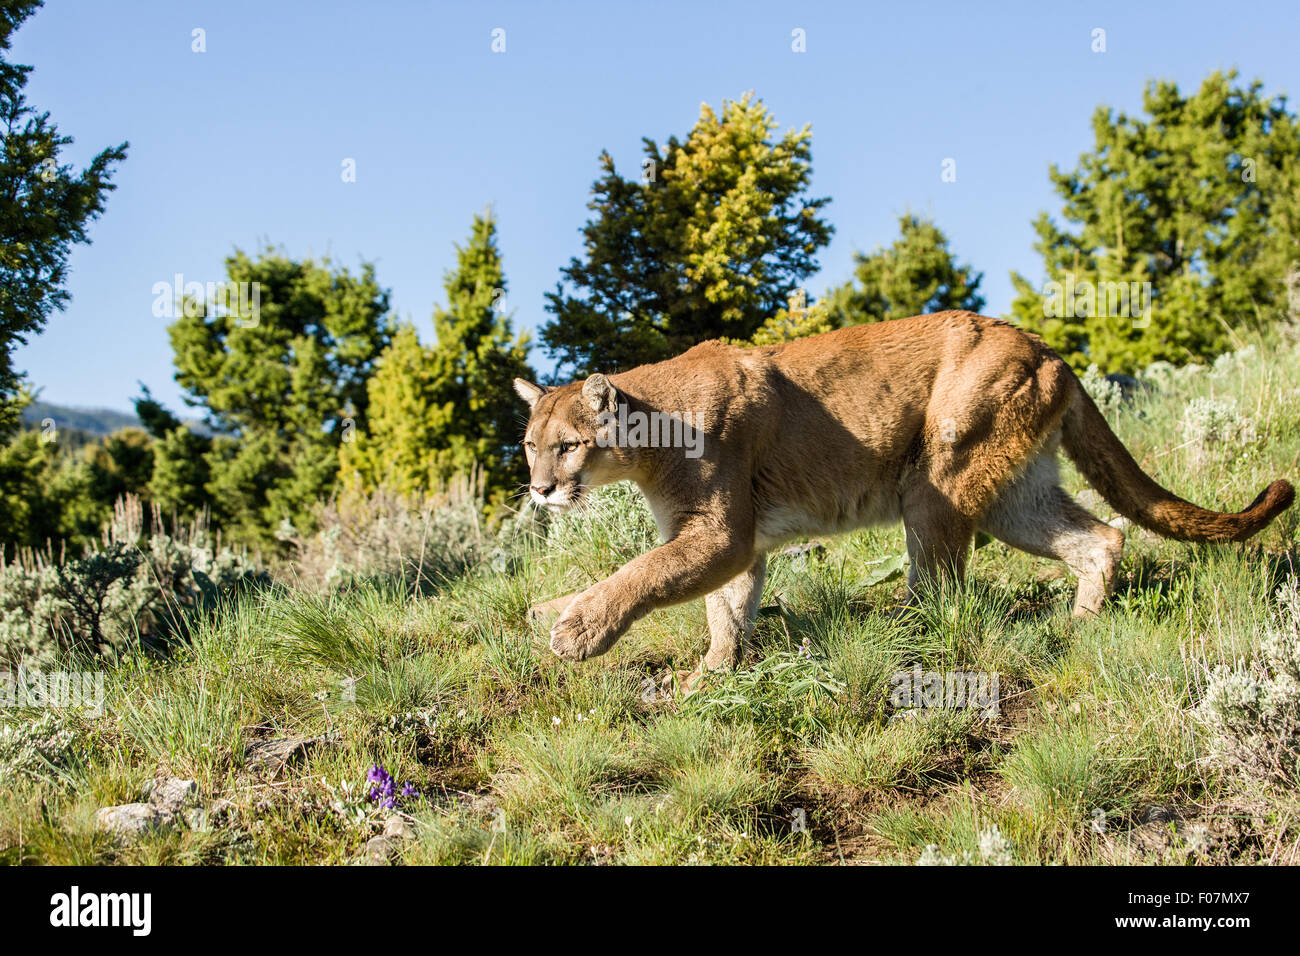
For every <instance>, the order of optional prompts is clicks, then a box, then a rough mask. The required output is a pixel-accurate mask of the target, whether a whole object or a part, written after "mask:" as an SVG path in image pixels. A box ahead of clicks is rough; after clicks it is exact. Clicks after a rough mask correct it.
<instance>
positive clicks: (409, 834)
mask: <svg viewBox="0 0 1300 956" xmlns="http://www.w3.org/2000/svg"><path fill="white" fill-rule="evenodd" d="M383 835H384V836H386V837H392V838H394V839H397V840H414V839H415V828H414V827H412V826H411V824H410V822H409V821H408V820H407V819H406V818H405V817H399V816H398V815H397V814H393V815H392V816H390V817H389V818H388V820H387V821H385V823H384V833H383Z"/></svg>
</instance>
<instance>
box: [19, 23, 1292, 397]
mask: <svg viewBox="0 0 1300 956" xmlns="http://www.w3.org/2000/svg"><path fill="white" fill-rule="evenodd" d="M987 6H989V7H992V6H993V5H991V4H990V5H987ZM1132 6H1133V5H1132V4H1131V3H1042V2H1039V3H1023V4H1020V3H1017V4H1000V5H997V8H996V11H993V12H991V11H990V10H985V9H980V8H978V7H979V5H976V4H971V3H930V4H926V3H907V4H882V3H847V2H846V3H795V2H785V3H764V2H754V0H751V2H745V3H706V2H703V0H696V2H693V3H692V2H668V0H656V2H653V3H648V2H647V3H616V2H613V0H607V2H604V3H578V2H547V0H528V2H514V3H469V2H428V0H425V2H419V3H416V2H396V0H390V2H385V0H378V2H370V3H366V2H351V3H335V2H329V0H317V2H312V3H286V2H269V0H262V2H258V3H253V2H245V0H221V2H178V0H171V2H165V0H138V2H130V0H127V2H122V3H111V4H110V3H103V2H100V0H50V2H49V3H48V4H47V6H46V7H45V8H44V9H42V10H40V11H38V12H37V13H36V15H35V16H34V17H33V18H32V19H31V20H29V21H28V22H27V24H26V25H25V26H24V27H23V28H22V29H21V30H20V32H19V33H18V35H17V38H16V41H15V43H14V49H13V52H12V57H13V59H14V60H15V61H16V62H19V63H27V64H31V65H33V66H34V67H35V72H34V73H33V75H32V78H31V81H30V83H29V85H28V97H29V100H30V101H31V102H32V103H33V104H34V105H35V106H36V107H38V108H39V109H42V110H48V111H49V112H50V113H51V114H52V118H53V119H54V121H55V122H56V123H57V124H58V125H59V127H60V130H61V131H62V132H63V133H65V134H68V135H71V136H73V137H75V139H76V143H75V145H74V146H73V147H71V149H70V153H69V155H70V157H71V158H73V159H74V160H76V161H79V162H82V163H84V162H85V161H86V160H87V159H89V157H90V156H92V155H93V154H94V153H95V152H97V151H98V150H99V149H101V148H103V147H105V146H108V145H110V144H116V143H119V142H121V141H122V140H130V142H131V148H130V153H129V156H128V158H127V160H126V162H125V163H124V164H123V165H122V166H121V167H120V168H119V172H118V173H117V175H116V177H115V182H116V183H117V185H118V189H117V191H116V192H114V193H113V194H112V195H111V197H110V198H109V201H108V208H107V211H106V213H105V214H104V216H103V217H102V218H101V219H100V220H99V222H97V223H96V224H95V225H94V226H93V228H92V232H91V236H92V239H93V245H90V246H80V247H77V249H76V251H75V252H74V253H73V256H72V259H71V278H70V281H69V284H68V288H69V291H70V292H71V294H72V302H71V303H70V305H69V306H68V308H67V309H66V311H65V312H63V313H61V314H57V315H55V316H54V317H53V318H52V319H51V321H50V323H49V325H48V327H47V329H46V331H45V332H44V333H43V334H42V335H40V336H38V337H35V338H34V339H33V340H32V341H31V343H30V344H29V345H27V346H26V347H23V348H21V349H20V350H19V352H18V355H17V364H18V367H19V368H23V369H26V371H27V372H28V374H29V376H30V378H31V380H32V382H33V384H35V385H36V386H39V387H43V389H44V391H43V394H42V397H43V398H44V399H45V400H47V401H52V402H58V403H62V404H69V405H82V406H104V407H110V408H120V409H128V408H129V407H130V399H131V397H132V396H133V395H135V394H137V392H138V389H137V386H136V382H137V380H140V381H143V382H145V383H146V384H148V385H149V386H150V387H151V388H152V389H153V391H154V393H155V394H156V395H157V396H159V397H160V398H162V399H164V400H165V401H167V402H169V403H171V404H172V405H173V407H175V408H177V409H178V410H179V409H180V407H181V403H180V393H179V390H178V388H177V387H176V385H175V383H174V381H173V379H172V367H171V350H170V347H169V345H168V342H167V335H166V331H165V327H166V323H167V320H165V319H159V318H155V317H154V316H153V313H152V308H151V307H152V303H153V299H154V296H153V293H152V291H151V290H152V287H153V285H154V284H155V283H157V282H160V281H171V279H172V277H173V275H174V274H175V273H177V272H180V273H182V274H183V275H184V276H185V278H186V280H187V281H200V282H209V281H218V280H220V279H221V278H222V260H223V258H224V257H225V256H226V255H228V254H229V253H230V252H231V250H233V249H234V248H236V247H239V248H245V249H256V248H258V247H260V246H263V245H265V244H266V243H267V242H270V243H273V244H275V245H277V246H283V247H284V248H285V249H286V250H287V251H288V252H289V253H290V254H291V255H295V256H306V255H308V254H316V255H320V254H324V253H328V254H329V255H330V256H331V257H332V258H333V259H334V260H335V261H337V262H339V263H342V264H345V265H349V266H355V265H356V264H357V263H359V262H360V261H361V260H362V259H367V260H373V261H374V262H375V263H376V266H377V269H378V275H379V279H380V281H381V283H383V284H384V285H385V286H387V287H388V288H390V289H391V290H392V301H393V304H394V306H395V308H396V311H397V312H398V313H399V314H400V315H402V316H403V317H408V316H409V317H410V318H412V319H413V320H414V321H415V322H416V324H417V327H418V328H419V329H420V331H421V334H422V336H424V337H425V338H426V339H428V338H431V337H432V326H431V322H430V318H429V317H430V314H431V312H432V308H433V305H434V303H435V302H437V301H439V300H440V297H441V292H442V286H441V282H442V276H443V273H444V271H445V270H446V269H447V268H448V267H449V265H450V264H451V263H452V261H453V256H454V250H453V248H452V244H453V243H454V242H460V241H462V240H463V238H464V236H465V235H466V233H467V232H468V228H469V223H470V218H471V216H472V215H473V213H474V212H475V211H477V210H479V209H481V208H482V207H483V206H484V204H486V203H488V202H492V203H494V204H495V208H496V212H497V215H498V217H499V224H500V234H501V248H502V253H503V255H504V258H505V266H506V271H507V279H508V282H509V285H510V295H509V304H510V307H511V308H512V309H513V310H514V312H515V322H516V324H517V325H518V326H520V327H530V328H531V327H536V326H537V325H539V324H541V323H542V322H543V321H544V320H545V318H546V314H545V312H544V311H543V303H544V300H543V293H544V292H546V291H548V290H550V289H551V288H552V287H553V286H554V284H555V282H556V280H557V278H558V277H559V271H558V270H559V268H560V267H561V266H562V265H563V264H565V263H566V262H567V261H568V259H569V257H570V256H572V255H575V254H577V253H578V252H579V250H580V241H581V237H580V235H579V229H580V228H581V226H582V224H583V222H584V221H585V219H586V217H587V214H588V213H587V210H586V202H587V198H588V190H589V187H590V185H591V182H592V180H593V179H595V177H596V174H597V172H598V169H597V165H596V157H597V155H598V154H599V152H600V151H601V149H608V150H609V151H610V152H611V153H612V154H613V155H614V157H615V159H616V160H617V162H618V164H619V166H620V169H621V170H622V171H623V172H624V173H625V174H626V175H634V174H636V173H637V172H638V170H639V161H640V155H641V153H640V148H641V143H640V140H641V137H642V136H650V137H652V138H654V139H657V140H659V141H660V142H661V143H662V142H663V141H665V140H666V139H667V138H668V137H669V136H670V135H672V134H677V135H679V136H683V137H684V136H685V134H686V133H687V132H688V131H689V129H690V127H691V125H692V123H693V122H694V120H695V118H696V116H697V114H698V112H699V107H700V104H701V103H702V102H708V103H711V104H713V105H714V106H715V107H716V106H718V105H720V104H721V102H722V100H723V99H732V98H736V97H738V96H739V95H741V94H742V93H744V92H745V91H746V90H751V89H752V90H754V91H756V92H757V94H758V95H759V96H760V97H762V99H763V100H764V101H765V102H766V103H767V105H768V106H769V107H770V108H771V110H772V112H773V114H774V116H775V117H776V119H777V120H778V122H779V123H780V124H781V126H782V128H788V127H791V126H802V125H803V124H805V123H810V124H812V129H813V165H814V180H813V191H812V192H813V195H817V196H823V195H825V196H830V197H832V199H833V202H832V203H831V205H830V207H829V209H828V211H827V214H828V217H829V218H830V220H831V222H832V223H834V225H835V226H836V230H837V232H836V235H835V238H834V240H833V242H832V243H831V245H830V246H829V247H828V248H827V249H825V250H824V251H823V253H822V254H821V256H820V262H821V272H820V273H819V275H817V276H816V277H814V278H813V279H812V280H810V281H809V283H808V287H809V289H810V291H811V292H812V293H813V294H814V295H815V294H818V293H820V292H821V291H822V290H823V289H824V288H825V287H827V286H828V285H831V284H835V283H838V282H840V281H842V280H843V279H844V278H846V277H847V276H848V275H849V272H850V269H851V263H852V254H853V251H854V250H855V249H863V250H869V249H871V248H874V247H875V246H877V245H880V244H888V243H889V242H891V241H892V240H893V238H894V237H895V234H896V231H897V222H896V220H897V217H898V216H899V215H900V214H902V213H903V212H905V211H908V210H911V211H916V212H920V213H923V214H928V215H931V216H933V217H934V218H935V219H936V220H937V222H938V224H939V226H940V227H941V228H942V229H944V230H945V231H946V232H947V233H948V235H949V237H950V239H951V241H952V245H953V248H954V250H955V251H956V253H957V254H958V256H959V257H960V259H961V260H962V261H968V262H970V263H972V264H973V265H974V266H975V267H976V268H978V269H981V270H982V271H983V272H984V273H985V280H984V291H985V295H986V298H987V299H988V305H987V307H986V311H987V312H989V313H990V314H994V315H997V314H1001V313H1003V312H1004V311H1005V310H1006V309H1008V308H1009V305H1010V301H1011V295H1012V291H1011V284H1010V281H1009V279H1008V274H1009V273H1010V271H1011V270H1013V269H1018V270H1020V271H1023V272H1026V273H1027V274H1028V275H1030V276H1031V278H1033V279H1034V280H1035V281H1037V280H1038V279H1039V278H1041V277H1040V275H1039V269H1038V259H1037V256H1036V255H1035V254H1034V252H1033V250H1032V242H1033V233H1032V230H1031V227H1030V222H1031V220H1032V219H1033V217H1034V215H1035V214H1036V213H1037V212H1038V211H1039V210H1041V209H1049V210H1053V211H1055V210H1056V209H1057V208H1059V204H1058V203H1057V202H1056V200H1055V198H1054V197H1053V195H1052V193H1051V190H1050V187H1049V183H1048V179H1047V168H1048V165H1049V164H1050V163H1053V162H1055V163H1058V164H1062V165H1070V166H1072V165H1073V164H1074V162H1075V161H1076V159H1077V157H1078V155H1079V153H1080V152H1082V151H1084V150H1085V149H1087V148H1088V147H1089V146H1090V144H1091V141H1092V139H1091V131H1090V118H1091V115H1092V112H1093V110H1094V109H1095V108H1096V107H1097V106H1098V105H1101V104H1106V105H1108V106H1112V107H1115V108H1117V109H1123V110H1128V111H1130V112H1134V111H1136V110H1138V109H1139V108H1140V105H1141V95H1142V90H1143V86H1144V84H1145V83H1146V82H1147V81H1148V80H1149V79H1152V78H1167V79H1173V80H1175V81H1177V82H1178V83H1179V84H1180V85H1182V86H1184V88H1188V87H1195V86H1196V85H1197V84H1199V82H1200V81H1201V79H1202V78H1203V77H1204V76H1205V75H1206V74H1207V73H1209V72H1210V71H1211V70H1214V69H1216V68H1217V69H1228V68H1231V67H1234V66H1235V67H1237V68H1238V69H1239V70H1240V71H1241V73H1242V75H1243V77H1244V78H1253V77H1258V78H1260V79H1261V80H1263V81H1264V83H1265V85H1266V89H1267V90H1268V91H1269V92H1271V93H1279V92H1287V91H1295V90H1298V89H1300V82H1297V80H1298V79H1300V61H1298V58H1297V57H1296V55H1295V46H1296V41H1297V39H1298V38H1300V29H1298V27H1300V6H1296V5H1295V4H1294V3H1293V2H1281V0H1279V2H1255V3H1250V4H1242V5H1238V6H1233V7H1226V6H1224V5H1223V4H1221V3H1214V4H1211V3H1207V2H1191V3H1183V4H1179V5H1177V6H1176V7H1171V6H1169V5H1164V4H1161V5H1155V4H1152V5H1150V8H1149V9H1146V10H1134V9H1132ZM498 27H500V28H503V29H505V31H506V52H505V53H503V54H494V53H493V52H492V50H491V43H492V36H491V34H492V31H493V29H494V28H498ZM1097 27H1100V28H1103V29H1104V30H1105V31H1106V46H1107V49H1106V52H1105V53H1100V54H1098V53H1093V52H1092V50H1091V44H1092V38H1091V33H1092V30H1093V29H1094V28H1097ZM195 28H202V29H203V30H204V31H206V45H207V52H205V53H202V54H198V53H194V52H192V51H191V42H192V40H191V32H192V30H194V29H195ZM796 28H800V29H803V30H804V31H805V33H806V38H807V40H806V43H807V52H805V53H795V52H793V51H792V50H791V42H792V41H791V31H792V30H794V29H796ZM948 157H952V158H954V159H955V160H956V161H957V181H956V182H955V183H945V182H942V181H941V179H940V172H941V163H942V161H943V160H944V159H945V158H948ZM345 158H353V159H355V160H356V167H357V181H356V182H355V183H344V182H343V181H342V178H341V176H340V171H341V168H342V167H341V164H342V162H343V160H344V159H345ZM534 362H535V364H536V365H538V366H539V367H542V368H546V367H549V365H550V363H549V362H548V361H547V360H546V358H545V356H544V355H542V354H541V353H540V351H535V353H534Z"/></svg>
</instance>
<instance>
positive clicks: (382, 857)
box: [366, 836, 402, 866]
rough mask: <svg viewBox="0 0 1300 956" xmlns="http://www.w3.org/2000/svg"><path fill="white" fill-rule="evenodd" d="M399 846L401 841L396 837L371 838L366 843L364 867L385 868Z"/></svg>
mask: <svg viewBox="0 0 1300 956" xmlns="http://www.w3.org/2000/svg"><path fill="white" fill-rule="evenodd" d="M401 845H402V841H401V840H399V839H398V838H397V837H391V836H377V837H371V838H370V840H369V841H368V842H367V843H366V865H367V866H387V865H388V863H389V862H390V861H389V857H390V856H392V854H394V853H396V852H397V849H398V847H400V846H401Z"/></svg>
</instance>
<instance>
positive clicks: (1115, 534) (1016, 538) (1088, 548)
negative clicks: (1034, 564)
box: [983, 441, 1124, 617]
mask: <svg viewBox="0 0 1300 956" xmlns="http://www.w3.org/2000/svg"><path fill="white" fill-rule="evenodd" d="M983 530H984V531H987V532H988V533H989V534H991V535H993V537H995V538H997V539H998V540H999V541H1003V542H1005V543H1006V544H1009V545H1011V547H1013V548H1018V549H1019V550H1021V551H1025V552H1028V553H1029V554H1033V555H1037V556H1038V557H1042V558H1052V559H1054V560H1057V561H1061V562H1064V564H1065V566H1066V567H1067V568H1069V569H1070V571H1071V572H1072V573H1073V574H1074V575H1075V577H1077V578H1078V580H1079V586H1078V592H1077V593H1076V595H1075V600H1074V615H1075V616H1076V617H1089V616H1091V615H1093V614H1096V613H1097V612H1098V611H1100V610H1101V606H1102V604H1103V602H1104V601H1105V600H1106V597H1107V596H1108V595H1109V594H1110V592H1111V591H1112V590H1113V589H1114V587H1115V579H1116V577H1117V576H1118V574H1119V565H1120V560H1121V558H1122V556H1123V552H1124V533H1123V532H1122V531H1120V530H1119V529H1118V528H1112V527H1111V526H1110V525H1108V524H1106V523H1104V522H1102V521H1099V520H1098V519H1097V518H1095V517H1094V516H1093V515H1091V514H1089V513H1088V512H1087V511H1086V510H1084V509H1083V508H1082V507H1081V506H1080V505H1079V504H1078V502H1076V501H1075V500H1074V499H1073V498H1071V497H1070V496H1069V495H1068V494H1067V493H1066V491H1065V489H1064V488H1062V487H1061V485H1060V477H1059V474H1058V471H1057V462H1056V442H1055V441H1053V442H1051V443H1050V445H1049V447H1048V448H1046V449H1045V450H1044V451H1043V452H1042V453H1040V454H1039V455H1038V457H1037V458H1035V459H1034V460H1033V462H1031V463H1030V465H1029V467H1028V468H1027V469H1026V470H1025V471H1024V473H1023V474H1022V475H1021V476H1020V477H1019V478H1017V479H1016V480H1015V481H1014V482H1012V483H1011V485H1009V486H1008V487H1007V488H1006V490H1005V491H1003V492H1002V494H1001V495H1000V496H999V497H998V499H997V500H996V501H995V502H994V504H993V507H992V508H990V509H989V511H988V513H987V514H986V515H985V517H984V521H983Z"/></svg>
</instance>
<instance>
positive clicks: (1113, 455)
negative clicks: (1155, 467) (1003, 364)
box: [1061, 376, 1295, 541]
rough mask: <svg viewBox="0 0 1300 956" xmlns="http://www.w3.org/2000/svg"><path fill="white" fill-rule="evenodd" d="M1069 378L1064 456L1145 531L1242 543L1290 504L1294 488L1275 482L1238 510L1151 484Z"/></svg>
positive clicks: (1120, 510)
mask: <svg viewBox="0 0 1300 956" xmlns="http://www.w3.org/2000/svg"><path fill="white" fill-rule="evenodd" d="M1071 378H1072V384H1073V386H1074V398H1073V401H1072V402H1071V403H1070V408H1069V409H1068V410H1067V411H1066V413H1065V418H1064V420H1063V421H1062V423H1061V439H1062V441H1061V443H1062V445H1064V446H1065V451H1066V454H1068V455H1069V456H1070V459H1071V460H1072V461H1073V462H1074V464H1075V466H1076V467H1077V468H1078V469H1079V471H1080V472H1082V473H1083V476H1084V477H1085V478H1087V479H1088V483H1089V484H1091V485H1092V486H1093V487H1094V488H1096V489H1097V491H1098V492H1099V493H1100V494H1101V496H1102V497H1103V498H1105V499H1106V500H1107V501H1108V502H1110V504H1111V506H1112V507H1113V508H1114V509H1115V510H1116V511H1118V512H1119V513H1120V514H1122V515H1123V516H1124V517H1126V518H1128V519H1129V520H1130V521H1132V522H1134V523H1135V524H1138V525H1141V526H1142V527H1143V528H1146V529H1147V530H1148V531H1154V532H1155V533H1156V534H1159V535H1163V536H1164V537H1166V538H1176V539H1177V540H1179V541H1245V540H1246V539H1247V538H1249V537H1250V536H1251V535H1253V534H1255V533H1256V532H1259V531H1261V530H1263V529H1264V528H1265V527H1267V526H1268V523H1269V522H1270V521H1272V520H1273V518H1274V517H1276V516H1277V515H1278V514H1279V513H1280V512H1282V511H1285V510H1286V509H1287V508H1289V507H1290V506H1291V502H1292V501H1293V500H1294V499H1295V489H1294V488H1292V487H1291V483H1290V482H1289V481H1275V482H1273V483H1272V484H1271V485H1269V486H1268V487H1267V488H1265V489H1264V490H1263V491H1262V492H1260V494H1259V497H1258V498H1256V499H1255V500H1254V501H1253V502H1251V504H1250V507H1249V508H1247V509H1245V510H1244V511H1238V512H1236V513H1235V514H1230V513H1228V512H1224V511H1208V510H1207V509H1205V508H1199V507H1197V506H1196V505H1194V504H1192V503H1191V502H1190V501H1184V500H1183V499H1182V498H1179V497H1178V496H1177V495H1175V494H1173V493H1172V492H1170V491H1166V490H1165V489H1164V488H1161V487H1160V486H1159V485H1158V484H1156V483H1155V482H1154V481H1153V480H1152V479H1151V477H1150V476H1149V475H1148V474H1147V473H1146V472H1144V471H1143V470H1142V468H1141V467H1140V466H1139V465H1138V463H1137V462H1136V461H1134V460H1133V456H1132V455H1130V454H1129V453H1128V449H1127V448H1125V447H1124V446H1123V445H1122V444H1121V443H1120V440H1119V439H1118V438H1117V437H1116V436H1115V433H1114V432H1113V431H1111V430H1110V425H1108V424H1107V423H1106V418H1105V416H1103V415H1102V414H1101V412H1100V411H1098V410H1097V406H1096V404H1094V403H1093V400H1092V399H1091V398H1090V397H1089V395H1088V393H1087V392H1085V391H1084V390H1083V386H1082V385H1081V384H1080V383H1079V380H1078V379H1077V378H1074V377H1073V376H1071Z"/></svg>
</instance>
